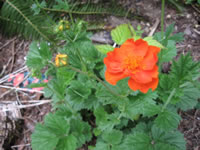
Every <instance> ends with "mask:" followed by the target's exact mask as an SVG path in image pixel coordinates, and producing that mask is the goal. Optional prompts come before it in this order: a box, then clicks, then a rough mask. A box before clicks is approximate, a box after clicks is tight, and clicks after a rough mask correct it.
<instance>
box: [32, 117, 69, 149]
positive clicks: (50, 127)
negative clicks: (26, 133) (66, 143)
mask: <svg viewBox="0 0 200 150" xmlns="http://www.w3.org/2000/svg"><path fill="white" fill-rule="evenodd" d="M44 122H45V123H44V125H41V124H37V125H36V128H35V132H34V133H33V134H32V136H31V139H32V142H31V145H32V148H33V150H54V149H55V148H56V147H57V146H56V145H57V143H58V141H59V138H60V137H62V136H64V135H67V134H68V133H69V129H70V127H69V125H68V124H67V121H66V120H64V119H63V118H62V117H60V116H57V115H54V114H49V115H47V116H46V117H45V121H44Z"/></svg>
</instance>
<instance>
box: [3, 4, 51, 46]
mask: <svg viewBox="0 0 200 150" xmlns="http://www.w3.org/2000/svg"><path fill="white" fill-rule="evenodd" d="M6 2H7V3H8V4H9V5H10V6H11V7H12V8H14V9H15V10H16V11H17V12H18V13H19V14H20V15H21V16H22V17H23V18H24V19H25V20H26V21H27V22H28V24H29V25H30V26H31V27H32V28H33V29H34V30H35V31H37V32H38V33H39V34H40V35H41V36H42V37H43V38H44V39H46V40H47V41H50V42H52V43H53V41H52V40H50V39H49V38H48V36H46V35H45V34H44V33H42V32H41V31H40V30H39V28H38V27H37V26H36V25H35V24H33V22H32V21H31V20H30V19H29V18H28V17H27V16H26V15H24V13H23V12H22V11H21V10H20V9H18V8H17V7H16V6H15V5H14V4H13V3H12V2H10V0H6Z"/></svg>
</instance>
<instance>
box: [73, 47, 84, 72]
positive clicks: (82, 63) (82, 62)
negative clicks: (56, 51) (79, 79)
mask: <svg viewBox="0 0 200 150" xmlns="http://www.w3.org/2000/svg"><path fill="white" fill-rule="evenodd" d="M76 52H77V55H78V57H79V59H80V61H81V65H82V68H83V71H87V67H86V65H85V63H84V61H83V59H82V57H81V53H80V51H79V49H78V48H77V49H76Z"/></svg>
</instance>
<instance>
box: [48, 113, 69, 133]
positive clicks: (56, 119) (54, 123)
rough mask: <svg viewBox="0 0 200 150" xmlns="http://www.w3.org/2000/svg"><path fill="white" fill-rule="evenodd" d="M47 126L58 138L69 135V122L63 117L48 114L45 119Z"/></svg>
mask: <svg viewBox="0 0 200 150" xmlns="http://www.w3.org/2000/svg"><path fill="white" fill-rule="evenodd" d="M44 122H45V126H46V127H47V130H49V131H50V132H52V133H54V134H55V135H56V136H61V135H67V134H68V133H69V130H70V126H69V125H67V121H66V120H64V119H63V117H60V116H57V115H55V114H48V115H47V116H46V117H45V119H44Z"/></svg>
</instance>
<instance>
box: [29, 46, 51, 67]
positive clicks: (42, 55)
mask: <svg viewBox="0 0 200 150" xmlns="http://www.w3.org/2000/svg"><path fill="white" fill-rule="evenodd" d="M51 58H52V52H51V51H50V49H49V46H48V44H47V43H46V42H41V43H40V45H39V46H38V43H37V42H32V43H31V45H30V47H29V52H28V55H27V61H26V64H27V66H28V67H29V68H31V69H36V70H39V71H40V70H41V69H42V68H43V67H45V66H46V65H47V64H48V61H51Z"/></svg>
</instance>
